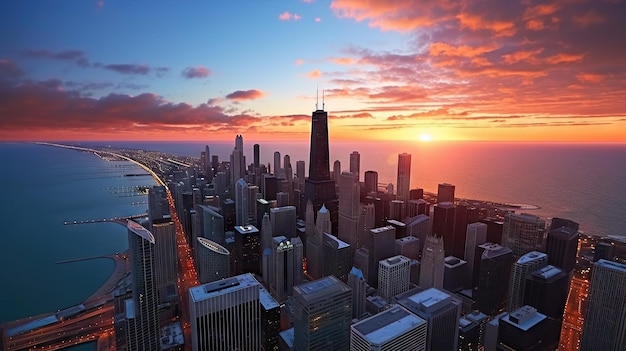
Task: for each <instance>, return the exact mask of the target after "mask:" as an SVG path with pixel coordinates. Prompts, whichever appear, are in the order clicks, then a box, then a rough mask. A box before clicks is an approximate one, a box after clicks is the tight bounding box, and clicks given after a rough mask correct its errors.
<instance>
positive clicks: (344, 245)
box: [324, 233, 350, 249]
mask: <svg viewBox="0 0 626 351" xmlns="http://www.w3.org/2000/svg"><path fill="white" fill-rule="evenodd" d="M324 234H325V235H326V238H327V239H330V240H333V241H335V242H337V248H338V249H343V248H346V247H350V244H348V243H346V242H344V241H341V240H340V239H339V238H337V237H336V236H334V235H331V234H328V233H324Z"/></svg>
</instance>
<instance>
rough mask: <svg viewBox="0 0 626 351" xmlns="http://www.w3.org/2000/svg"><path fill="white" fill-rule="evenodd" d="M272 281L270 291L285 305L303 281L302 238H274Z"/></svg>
mask: <svg viewBox="0 0 626 351" xmlns="http://www.w3.org/2000/svg"><path fill="white" fill-rule="evenodd" d="M272 254H273V259H272V265H273V266H274V267H273V270H272V275H271V276H272V279H271V282H270V291H271V292H272V295H273V296H274V297H275V298H276V300H277V301H278V302H280V303H283V302H285V301H286V300H287V297H289V296H291V295H292V293H293V286H294V285H297V284H300V283H301V281H302V277H303V275H302V241H300V238H297V237H296V238H291V239H287V238H286V237H284V236H282V235H281V236H275V237H274V238H273V248H272Z"/></svg>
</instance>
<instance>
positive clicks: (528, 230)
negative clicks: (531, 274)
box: [502, 213, 546, 259]
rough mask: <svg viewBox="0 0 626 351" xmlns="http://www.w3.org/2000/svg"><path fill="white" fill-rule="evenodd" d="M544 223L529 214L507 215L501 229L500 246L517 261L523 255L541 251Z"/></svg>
mask: <svg viewBox="0 0 626 351" xmlns="http://www.w3.org/2000/svg"><path fill="white" fill-rule="evenodd" d="M545 229H546V221H545V220H543V219H541V218H539V217H537V216H535V215H531V214H526V213H522V214H517V213H507V214H506V215H505V216H504V226H503V227H502V245H503V246H506V247H508V248H509V249H511V251H513V257H514V258H515V259H518V258H520V257H522V256H523V255H524V254H525V253H527V252H530V251H535V250H543V239H544V234H545V231H546V230H545Z"/></svg>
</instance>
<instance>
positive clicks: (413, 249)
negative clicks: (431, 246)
mask: <svg viewBox="0 0 626 351" xmlns="http://www.w3.org/2000/svg"><path fill="white" fill-rule="evenodd" d="M419 250H420V239H418V238H416V237H414V236H405V237H404V238H400V239H396V245H395V254H396V255H403V256H405V257H408V258H410V259H412V260H417V259H418V258H419Z"/></svg>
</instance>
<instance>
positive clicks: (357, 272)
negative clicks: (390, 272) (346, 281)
mask: <svg viewBox="0 0 626 351" xmlns="http://www.w3.org/2000/svg"><path fill="white" fill-rule="evenodd" d="M350 274H352V275H355V276H356V277H357V278H359V279H365V278H364V277H363V272H361V270H360V269H358V268H356V267H352V269H350Z"/></svg>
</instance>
